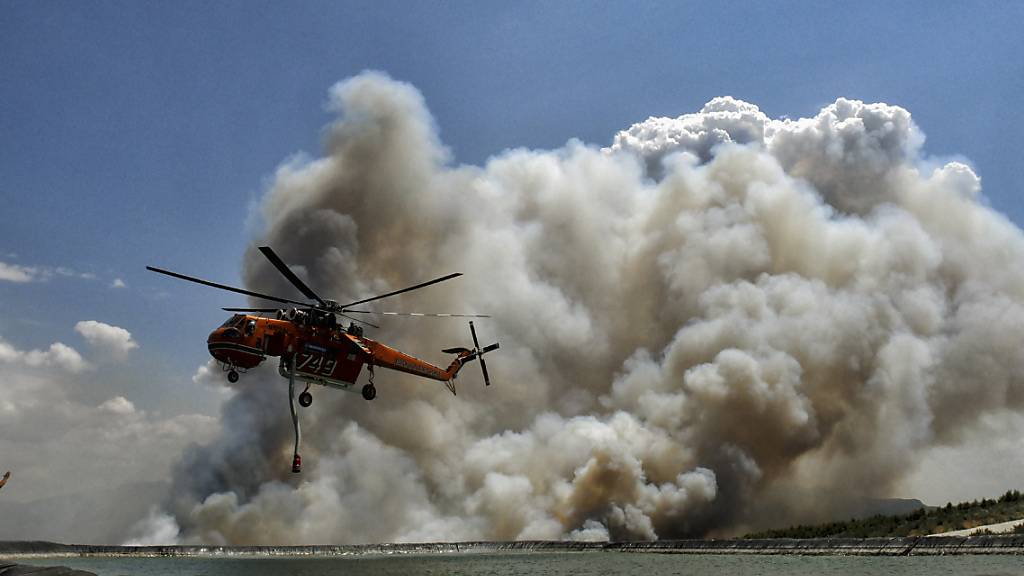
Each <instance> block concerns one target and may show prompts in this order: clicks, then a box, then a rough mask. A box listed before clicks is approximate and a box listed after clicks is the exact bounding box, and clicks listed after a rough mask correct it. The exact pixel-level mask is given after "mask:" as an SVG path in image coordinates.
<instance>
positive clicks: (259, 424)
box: [157, 73, 1024, 544]
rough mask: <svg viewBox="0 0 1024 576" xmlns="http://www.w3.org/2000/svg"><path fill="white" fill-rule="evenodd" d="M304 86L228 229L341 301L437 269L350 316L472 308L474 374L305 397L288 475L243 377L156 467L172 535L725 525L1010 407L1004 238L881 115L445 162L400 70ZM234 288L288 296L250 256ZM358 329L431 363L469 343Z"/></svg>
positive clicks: (251, 539)
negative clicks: (317, 137)
mask: <svg viewBox="0 0 1024 576" xmlns="http://www.w3.org/2000/svg"><path fill="white" fill-rule="evenodd" d="M331 102H332V104H333V106H334V107H335V108H336V110H337V112H338V120H337V121H336V122H335V123H334V124H332V125H331V126H330V127H329V128H328V130H327V132H326V138H325V140H326V141H325V147H324V148H325V149H324V153H323V156H322V157H320V158H315V159H301V160H294V161H291V162H289V163H287V164H285V165H283V166H282V167H280V168H279V169H278V171H277V174H276V176H275V179H274V181H273V185H272V187H271V189H270V190H269V192H268V193H267V195H266V198H265V199H264V201H263V206H262V208H263V212H262V215H263V219H264V223H265V228H264V230H265V231H264V232H263V234H262V236H260V237H259V238H258V239H256V240H255V241H254V242H253V246H256V245H261V244H269V245H271V246H273V247H274V249H275V250H277V251H278V253H279V254H280V255H281V256H282V257H283V258H284V259H285V260H286V261H287V262H289V263H290V264H292V265H293V268H294V269H295V270H296V271H297V273H299V274H300V275H301V276H303V277H304V278H305V279H306V280H307V281H308V283H309V284H310V285H311V286H314V287H316V288H317V289H318V290H319V291H320V292H321V293H323V294H324V295H326V296H328V297H331V298H334V299H337V300H339V301H347V300H349V301H350V300H356V299H358V298H360V297H365V296H367V295H371V294H375V293H381V292H386V291H388V290H392V289H395V288H399V287H403V286H406V285H410V284H414V283H417V282H420V281H422V280H424V279H427V278H432V277H435V276H439V275H441V274H444V273H447V272H451V271H461V272H464V273H466V275H465V276H464V277H462V278H460V279H458V280H454V281H451V282H448V283H445V284H443V285H439V286H435V287H431V288H428V289H424V290H421V291H417V292H415V293H411V294H408V295H405V296H401V297H396V298H393V299H389V300H387V301H384V302H382V303H380V304H379V308H378V309H391V310H412V311H426V312H432V311H438V312H466V313H489V314H492V315H493V316H494V318H493V319H492V320H490V321H481V322H479V323H478V329H479V331H480V332H481V334H482V337H483V339H484V340H486V341H487V342H488V343H489V342H491V341H494V340H498V341H500V342H501V345H502V347H501V350H500V351H499V352H498V353H495V354H494V355H492V356H491V360H490V365H489V366H490V367H491V370H492V376H493V379H494V381H495V385H494V386H491V387H490V388H489V389H484V387H483V386H482V382H481V378H480V376H479V371H478V369H477V368H476V367H475V366H472V365H471V366H469V367H468V368H467V369H466V371H465V372H464V373H463V374H462V375H461V377H460V378H459V380H458V384H459V387H460V393H459V395H458V397H455V398H453V397H452V396H451V395H450V394H448V393H447V392H446V391H445V390H444V388H443V387H442V386H441V385H440V384H438V383H435V382H431V381H426V380H420V379H416V378H412V377H407V376H405V375H402V374H398V373H391V372H386V371H382V370H381V371H378V373H377V377H376V383H377V387H378V390H379V396H378V399H377V400H375V401H374V402H372V403H367V402H365V401H363V400H362V399H361V398H359V397H358V396H355V395H350V394H344V393H340V392H336V391H328V390H324V389H319V388H318V389H315V390H314V393H315V397H316V401H315V403H314V405H313V407H312V408H310V409H307V410H304V411H303V413H302V418H303V427H304V432H305V434H304V445H305V448H304V451H303V456H304V463H305V472H304V473H303V474H302V475H301V476H293V475H291V474H290V473H289V472H288V463H289V456H290V447H291V429H290V420H289V417H288V409H287V391H286V390H287V386H286V385H285V383H284V380H282V379H281V378H280V377H279V376H277V374H276V366H274V365H269V366H266V367H264V368H261V369H260V370H257V371H255V372H251V373H250V374H248V375H247V376H246V377H244V378H243V379H242V380H241V382H240V383H238V384H237V385H235V388H236V391H235V394H234V396H233V397H232V398H231V399H230V400H229V401H228V402H227V403H226V405H225V407H224V412H223V415H222V425H223V429H222V432H221V435H220V437H219V438H218V439H217V440H216V441H214V442H213V443H211V444H210V445H208V446H202V447H196V448H194V449H192V450H190V451H188V452H187V453H186V454H185V456H184V458H183V460H182V462H181V464H180V466H179V468H178V473H177V477H176V482H175V486H176V491H175V493H174V495H173V502H171V504H170V505H169V508H168V512H169V514H170V515H171V516H173V520H174V522H176V523H177V526H178V528H179V529H180V538H181V539H182V540H183V541H203V542H213V543H236V544H243V543H245V544H254V543H282V544H287V543H328V542H345V543H357V542H373V541H431V540H465V539H517V538H518V539H528V538H567V537H568V538H609V537H610V538H616V539H626V538H632V539H645V538H646V539H653V538H667V537H682V536H699V535H706V534H733V533H736V532H738V531H741V530H744V529H746V528H748V527H757V526H766V525H778V524H785V523H787V522H789V521H796V520H801V519H807V518H820V517H824V516H827V515H828V514H831V513H840V512H850V511H852V510H853V509H854V508H855V507H856V506H857V503H858V502H861V501H862V499H863V498H866V497H884V496H889V495H891V494H892V492H893V490H894V488H895V487H896V486H897V485H898V483H899V481H900V480H901V479H902V478H904V477H905V476H906V475H907V474H908V473H910V472H912V471H913V469H914V465H915V462H917V461H918V460H919V454H920V453H921V451H922V450H925V449H927V448H929V447H932V446H936V445H941V444H950V445H953V444H956V443H957V442H958V441H960V440H961V439H962V438H963V437H964V435H965V434H967V433H968V432H970V431H971V430H972V429H973V428H974V427H976V426H977V425H978V423H979V422H980V421H981V420H982V418H987V417H991V416H998V415H1000V414H1005V413H1009V412H1016V411H1019V410H1020V409H1021V408H1022V406H1024V382H1022V380H1021V379H1022V378H1024V376H1022V375H1024V354H1021V353H1020V343H1021V342H1022V341H1024V338H1022V337H1024V272H1022V271H1024V266H1022V264H1024V236H1022V234H1021V231H1020V230H1019V229H1018V228H1017V227H1015V226H1014V225H1013V224H1012V223H1010V222H1009V221H1008V220H1007V219H1006V218H1004V217H1003V216H1001V215H999V214H998V213H996V212H994V211H993V210H992V209H990V208H988V207H987V206H986V205H985V203H984V202H983V201H982V200H981V199H980V197H979V195H980V180H979V178H978V177H977V176H976V175H975V174H974V172H973V171H972V170H971V169H970V168H969V167H968V166H966V165H964V164H961V163H957V162H951V163H947V164H945V165H935V163H934V162H932V161H930V160H929V159H927V158H925V157H923V156H922V153H921V146H922V144H923V141H924V138H923V135H922V133H921V132H920V131H919V130H918V129H917V127H916V126H915V125H914V123H913V122H912V121H911V118H910V114H909V113H908V112H907V111H906V110H904V109H902V108H899V107H896V106H890V105H886V104H864V103H862V102H857V101H851V100H845V99H840V100H837V101H836V102H835V103H834V104H831V105H829V106H827V107H825V108H824V109H822V110H821V112H820V113H819V114H818V115H817V116H815V117H814V118H805V119H800V120H774V119H770V118H768V117H767V116H766V115H764V114H763V113H762V112H761V111H760V110H759V109H758V108H757V107H756V106H754V105H753V104H749V103H746V102H742V101H739V100H735V99H733V98H728V97H725V98H716V99H714V100H712V101H711V102H710V103H708V104H707V105H706V106H705V108H704V109H703V110H701V111H700V112H698V113H696V114H688V115H684V116H681V117H679V118H674V119H671V118H651V119H649V120H647V121H645V122H643V123H640V124H637V125H635V126H633V127H632V128H630V129H629V130H626V131H623V132H621V133H619V134H618V135H617V136H615V138H614V142H613V145H612V146H611V147H610V148H606V149H598V148H595V147H592V146H589V145H586V144H582V143H580V142H577V141H571V142H569V143H568V144H567V145H566V146H565V147H563V148H561V149H558V150H553V151H533V150H525V149H518V150H511V151H507V152H505V153H503V154H501V155H499V156H497V157H494V158H492V159H491V160H489V161H488V162H487V163H486V165H485V166H483V167H474V166H453V165H452V164H451V158H450V155H449V153H448V151H447V150H446V149H445V148H444V146H443V145H442V144H441V143H440V141H439V139H438V136H437V130H436V127H435V126H434V123H433V120H432V118H431V116H430V114H429V112H428V111H427V108H426V106H425V104H424V102H423V99H422V97H421V95H420V94H419V93H418V92H417V91H416V89H415V88H413V87H412V86H409V85H407V84H403V83H400V82H396V81H393V80H391V79H389V78H387V77H386V76H383V75H381V74H379V73H364V74H361V75H359V76H357V77H355V78H352V79H350V80H347V81H345V82H342V83H340V84H339V85H337V86H336V87H335V88H334V89H333V90H332V92H331ZM244 277H245V281H246V285H247V286H248V287H249V288H252V289H257V290H261V291H267V292H271V293H280V294H285V295H287V294H291V295H295V293H294V291H293V289H292V288H290V286H288V284H287V283H286V282H285V281H284V280H283V279H282V278H281V277H280V275H279V274H278V273H277V272H276V271H275V270H274V269H273V268H272V267H271V266H270V265H269V264H268V263H267V262H266V261H265V260H264V259H263V257H262V256H261V255H260V254H259V253H258V252H256V251H255V249H254V248H251V249H250V250H249V251H248V253H247V254H246V258H245V262H244ZM374 306H377V305H376V304H375V305H374ZM370 335H371V336H372V337H374V338H377V339H380V340H382V341H384V342H388V343H391V344H393V345H396V346H397V347H400V348H401V349H403V350H407V351H409V352H411V353H413V354H416V355H418V356H421V357H423V358H425V359H427V360H432V361H434V362H435V363H441V364H444V363H446V362H447V360H448V358H446V357H445V356H444V355H442V354H440V352H439V350H440V348H442V347H446V346H456V345H466V344H467V343H468V337H469V334H468V327H467V326H466V325H465V323H463V322H459V321H454V320H407V319H388V320H386V322H385V323H384V327H383V329H381V330H379V331H372V334H370ZM268 364H272V363H268ZM363 378H365V374H364V376H363ZM157 520H160V522H162V524H161V526H162V529H163V530H164V532H166V524H167V522H168V518H166V517H163V518H158V519H157Z"/></svg>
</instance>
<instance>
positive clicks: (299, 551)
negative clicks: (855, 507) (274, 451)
mask: <svg viewBox="0 0 1024 576" xmlns="http://www.w3.org/2000/svg"><path fill="white" fill-rule="evenodd" d="M591 551H604V552H634V553H635V552H644V553H660V554H802V555H857V556H908V555H944V554H1024V536H1017V535H1014V536H966V537H962V536H961V537H954V536H937V537H934V536H933V537H911V538H863V539H858V538H820V539H814V538H812V539H788V538H780V539H770V540H769V539H765V540H661V541H658V542H570V541H521V542H438V543H424V544H353V545H341V546H326V545H319V546H91V545H80V544H57V543H54V542H0V557H6V558H18V557H21V558H25V557H59V556H352V555H366V554H452V553H456V554H457V553H487V552H591ZM0 576H7V575H6V574H3V573H0Z"/></svg>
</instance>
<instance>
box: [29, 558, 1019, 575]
mask: <svg viewBox="0 0 1024 576" xmlns="http://www.w3.org/2000/svg"><path fill="white" fill-rule="evenodd" d="M23 562H24V563H30V564H40V565H50V566H53V565H58V564H59V565H63V566H69V567H72V568H76V569H80V570H88V571H90V572H94V573H96V574H97V575H98V576H122V575H126V574H130V575H132V576H172V575H173V576H186V575H196V576H198V575H203V576H242V575H245V576H334V575H341V574H344V575H345V576H399V575H401V576H409V575H417V574H429V575H441V574H461V575H466V576H471V575H477V574H479V575H485V574H486V575H488V576H513V575H520V574H530V575H541V576H543V575H554V574H643V575H644V576H668V575H687V576H690V575H692V576H702V575H705V574H729V575H732V576H745V575H754V574H758V575H768V576H775V575H808V576H809V575H829V574H844V575H845V574H862V575H865V576H874V575H886V574H897V573H898V574H901V575H902V576H918V575H920V576H925V575H927V576H934V575H939V574H956V575H972V574H973V575H1011V574H1024V560H1022V559H1021V558H1020V557H1017V556H944V557H939V556H906V557H895V558H894V557H865V556H761V555H750V556H746V555H677V554H626V553H607V552H583V553H567V554H451V555H429V556H362V557H354V558H353V557H349V558H337V557H334V558H269V557H266V558H253V557H246V558H48V559H47V558H44V559H32V560H30V561H23Z"/></svg>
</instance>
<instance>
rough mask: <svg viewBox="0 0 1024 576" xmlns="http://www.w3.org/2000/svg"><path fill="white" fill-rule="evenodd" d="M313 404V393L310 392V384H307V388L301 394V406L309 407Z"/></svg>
mask: <svg viewBox="0 0 1024 576" xmlns="http://www.w3.org/2000/svg"><path fill="white" fill-rule="evenodd" d="M312 405H313V395H312V394H310V393H309V386H308V385H307V386H306V389H305V390H303V391H302V394H299V406H302V407H303V408H309V407H310V406H312Z"/></svg>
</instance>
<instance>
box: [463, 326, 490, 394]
mask: <svg viewBox="0 0 1024 576" xmlns="http://www.w3.org/2000/svg"><path fill="white" fill-rule="evenodd" d="M469 331H470V332H471V333H472V334H473V353H472V354H470V355H469V356H467V357H466V358H465V359H463V362H469V361H471V360H476V359H479V360H480V370H481V371H482V372H483V373H484V385H486V386H490V385H491V377H490V375H489V374H488V373H487V363H486V362H484V354H486V353H488V352H491V351H492V350H497V349H498V348H499V345H498V343H497V342H495V343H494V344H491V345H490V346H485V347H483V348H480V341H479V340H477V337H476V328H475V327H474V326H473V322H472V320H471V321H470V322H469Z"/></svg>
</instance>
